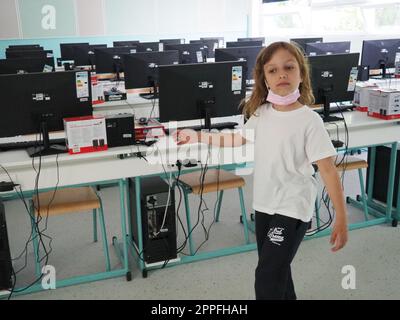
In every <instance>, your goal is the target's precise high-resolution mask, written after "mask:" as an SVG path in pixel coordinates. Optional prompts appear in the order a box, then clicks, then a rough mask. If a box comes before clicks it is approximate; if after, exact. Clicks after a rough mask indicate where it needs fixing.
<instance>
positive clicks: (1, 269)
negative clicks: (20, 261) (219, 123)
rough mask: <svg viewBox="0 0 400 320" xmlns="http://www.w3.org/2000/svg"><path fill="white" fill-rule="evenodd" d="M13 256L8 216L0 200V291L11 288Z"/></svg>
mask: <svg viewBox="0 0 400 320" xmlns="http://www.w3.org/2000/svg"><path fill="white" fill-rule="evenodd" d="M11 276H12V265H11V254H10V246H9V244H8V234H7V224H6V214H5V211H4V205H3V202H2V201H1V199H0V290H3V289H10V288H11V286H12V285H11Z"/></svg>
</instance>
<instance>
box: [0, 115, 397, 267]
mask: <svg viewBox="0 0 400 320" xmlns="http://www.w3.org/2000/svg"><path fill="white" fill-rule="evenodd" d="M344 116H345V119H346V121H347V126H348V130H349V139H350V144H349V147H351V148H357V147H366V146H372V145H381V144H393V143H395V144H397V141H399V140H400V127H399V126H398V122H399V121H396V120H388V121H386V120H379V119H374V118H370V117H368V116H367V115H366V114H365V113H360V112H346V113H345V114H344ZM337 125H338V129H337V127H336V125H334V124H330V123H327V124H326V127H327V130H328V131H329V133H330V135H331V137H332V139H336V131H337V130H338V131H339V139H340V140H342V141H344V132H345V129H344V125H343V123H341V122H339V123H337ZM138 151H140V152H143V153H145V154H147V161H146V160H144V159H141V158H137V157H135V156H133V157H127V158H124V159H120V158H119V155H123V154H135V153H137V152H138ZM208 151H210V152H211V158H209V160H210V159H211V164H215V165H218V164H220V165H229V164H237V163H251V162H252V161H253V159H254V145H252V144H246V145H244V146H242V147H238V148H223V149H219V148H215V147H212V148H209V147H208V146H206V145H199V144H193V145H190V146H188V145H186V146H182V148H178V147H177V146H176V144H175V143H174V142H173V141H172V140H171V138H169V137H165V138H163V139H161V140H160V141H159V142H158V143H157V144H155V145H153V146H152V147H143V146H141V147H136V146H132V147H119V148H113V149H110V150H107V151H103V152H97V153H88V154H81V155H68V154H62V155H59V157H58V164H59V178H60V181H59V186H60V187H62V186H70V185H77V184H84V183H93V184H95V183H96V182H99V181H107V180H115V179H119V180H120V181H123V180H124V179H125V178H128V177H137V178H140V177H143V176H147V175H154V174H163V173H164V170H165V171H167V172H168V171H170V170H172V171H176V168H174V167H172V166H167V165H165V164H164V166H163V165H161V164H160V163H159V161H160V160H163V161H165V160H166V159H167V158H168V159H169V160H168V161H167V162H168V163H169V164H173V163H175V162H174V160H175V159H177V158H179V159H182V160H183V159H186V158H188V154H190V156H189V158H191V157H193V158H196V159H198V160H201V161H202V162H205V159H207V154H208ZM160 155H162V157H161V156H160ZM394 160H395V158H394ZM209 163H210V162H209ZM0 164H1V165H2V166H3V167H4V168H6V169H7V170H8V172H9V173H10V174H11V176H12V177H13V180H14V182H16V183H19V184H20V185H21V186H22V188H23V190H25V191H27V190H33V189H34V181H35V177H36V173H35V172H34V170H33V168H32V162H31V159H30V158H29V157H28V155H27V153H26V152H25V151H10V152H3V153H1V154H0ZM394 166H395V161H394V162H393V158H392V162H391V166H390V170H391V171H390V172H394ZM56 181H57V169H56V157H55V156H49V157H44V158H43V159H42V171H41V179H40V182H39V188H40V189H47V188H53V187H54V186H55V185H56ZM136 181H138V180H137V179H136ZM393 186H394V178H393V179H392V181H391V182H390V183H389V189H388V190H389V193H391V194H392V195H393ZM124 188H125V185H124V184H121V183H120V195H121V218H122V220H124V221H125V219H126V212H125V203H124V201H125V199H124V193H125V191H126V190H125V189H124ZM139 203H140V201H139ZM388 204H389V205H388V208H387V211H386V212H387V214H386V218H384V220H382V222H383V221H388V220H387V219H390V216H391V213H392V206H391V201H390V202H388ZM138 212H140V210H139V211H138ZM138 216H140V215H138ZM382 222H380V223H382ZM138 225H140V223H139V224H138ZM121 228H122V229H121V233H122V237H123V238H124V235H125V234H127V233H126V232H127V231H126V226H125V225H122V227H121ZM125 240H126V238H125ZM123 244H124V254H123V257H124V258H127V254H126V252H127V251H126V245H127V243H126V241H123ZM254 248H255V246H254V245H253V246H249V245H248V246H247V247H243V250H249V249H254ZM140 250H141V248H140V247H139V251H140ZM235 252H239V251H235ZM231 253H232V252H229V253H226V254H231ZM124 264H125V267H126V268H128V266H127V259H126V260H125V261H124ZM141 267H142V268H143V263H142V265H141ZM124 270H125V269H124ZM142 270H143V269H142ZM125 271H126V270H125Z"/></svg>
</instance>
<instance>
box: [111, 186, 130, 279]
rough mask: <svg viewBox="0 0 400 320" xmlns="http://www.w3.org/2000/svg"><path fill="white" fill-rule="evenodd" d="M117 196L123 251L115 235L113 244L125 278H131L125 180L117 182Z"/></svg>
mask: <svg viewBox="0 0 400 320" xmlns="http://www.w3.org/2000/svg"><path fill="white" fill-rule="evenodd" d="M118 186H119V197H120V200H119V201H120V211H121V237H122V238H121V241H122V248H123V252H122V253H121V250H120V247H119V245H118V242H117V239H116V237H114V238H113V245H114V247H115V249H116V251H117V254H118V256H119V257H120V259H121V262H122V267H123V270H124V271H125V273H126V280H127V281H131V280H132V273H131V271H130V270H129V256H128V237H127V233H126V232H127V231H126V197H125V195H126V194H125V191H126V180H125V179H120V180H119V182H118Z"/></svg>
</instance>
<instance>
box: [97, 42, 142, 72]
mask: <svg viewBox="0 0 400 320" xmlns="http://www.w3.org/2000/svg"><path fill="white" fill-rule="evenodd" d="M136 50H137V47H115V48H103V49H95V50H94V53H95V58H96V72H97V73H117V74H119V73H120V72H123V71H124V66H123V59H122V56H123V55H124V54H129V53H136Z"/></svg>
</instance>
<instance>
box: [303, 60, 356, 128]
mask: <svg viewBox="0 0 400 320" xmlns="http://www.w3.org/2000/svg"><path fill="white" fill-rule="evenodd" d="M359 57H360V54H359V53H348V54H332V55H319V56H311V57H308V61H309V64H310V71H311V82H312V90H313V93H314V97H315V103H316V104H324V121H331V119H330V117H329V106H330V103H332V102H342V101H352V100H353V97H354V91H355V87H356V81H357V76H358V60H359Z"/></svg>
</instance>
